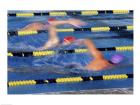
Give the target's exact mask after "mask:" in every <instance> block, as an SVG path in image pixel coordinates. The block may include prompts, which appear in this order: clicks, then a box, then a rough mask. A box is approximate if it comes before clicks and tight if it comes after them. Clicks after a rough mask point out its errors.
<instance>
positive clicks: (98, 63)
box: [86, 58, 113, 71]
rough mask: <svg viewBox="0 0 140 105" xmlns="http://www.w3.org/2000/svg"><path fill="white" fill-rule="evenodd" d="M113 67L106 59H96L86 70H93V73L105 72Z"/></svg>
mask: <svg viewBox="0 0 140 105" xmlns="http://www.w3.org/2000/svg"><path fill="white" fill-rule="evenodd" d="M111 67H113V65H112V64H110V63H109V62H108V61H107V60H106V59H104V58H99V59H94V60H93V61H91V62H90V63H89V64H88V65H87V66H86V68H87V69H88V70H93V71H99V70H104V69H108V68H111Z"/></svg>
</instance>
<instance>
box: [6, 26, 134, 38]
mask: <svg viewBox="0 0 140 105" xmlns="http://www.w3.org/2000/svg"><path fill="white" fill-rule="evenodd" d="M124 30H125V31H131V30H133V26H132V25H128V26H110V27H109V26H102V27H90V28H67V29H57V32H87V31H88V32H109V31H124ZM47 32H48V31H47V30H34V31H8V33H7V34H8V36H25V35H36V34H40V33H47Z"/></svg>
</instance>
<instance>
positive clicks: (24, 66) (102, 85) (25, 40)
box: [8, 14, 133, 94]
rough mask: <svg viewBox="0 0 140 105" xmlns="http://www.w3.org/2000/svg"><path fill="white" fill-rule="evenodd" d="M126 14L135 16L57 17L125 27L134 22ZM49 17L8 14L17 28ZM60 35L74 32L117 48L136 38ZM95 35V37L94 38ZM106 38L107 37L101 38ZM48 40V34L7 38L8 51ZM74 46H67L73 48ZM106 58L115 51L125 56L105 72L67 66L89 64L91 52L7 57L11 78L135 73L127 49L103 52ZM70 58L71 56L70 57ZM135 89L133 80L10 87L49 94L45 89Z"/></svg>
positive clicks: (12, 91)
mask: <svg viewBox="0 0 140 105" xmlns="http://www.w3.org/2000/svg"><path fill="white" fill-rule="evenodd" d="M116 17H122V18H123V17H124V19H120V20H117V19H116V20H115V19H112V20H94V21H91V20H90V21H89V20H88V19H91V18H92V19H94V18H96V19H99V18H116ZM125 17H133V15H132V14H126V15H99V16H65V17H55V18H57V19H58V20H66V19H68V18H77V19H82V20H83V21H86V22H87V23H88V24H87V25H86V26H84V27H94V26H124V25H125V26H126V25H133V19H125ZM47 18H49V17H30V18H28V17H26V18H25V17H24V18H23V17H18V18H17V17H16V18H15V17H14V18H13V17H8V30H18V29H21V28H23V27H24V26H26V25H28V24H30V23H32V22H46V20H47ZM70 27H73V26H71V25H63V26H60V27H59V28H70ZM58 35H59V37H61V38H63V37H65V36H67V35H73V36H75V37H76V38H77V39H85V38H90V39H91V40H93V42H94V43H95V45H96V46H97V47H98V48H99V47H114V46H128V45H133V38H109V39H108V38H106V37H111V36H121V35H130V36H132V35H133V32H132V31H127V32H94V33H93V32H74V33H67V32H65V33H58ZM95 37H96V38H95ZM101 37H104V38H101ZM46 40H48V35H47V33H41V34H38V35H31V36H30V35H29V36H22V37H18V36H13V37H8V50H9V51H34V50H35V49H36V48H38V47H41V46H42V45H43V44H44V43H45V42H46ZM71 48H73V46H69V47H66V48H65V49H71ZM103 54H104V56H105V58H106V59H108V60H109V59H110V58H111V56H112V55H114V54H122V55H124V56H125V59H124V61H123V62H122V64H121V65H120V66H118V67H115V68H113V69H111V70H103V71H97V72H93V71H85V70H80V69H69V68H67V69H66V68H65V67H64V65H65V64H69V63H71V62H72V63H74V64H80V65H86V64H87V63H89V62H90V60H91V59H92V58H91V57H90V56H89V54H88V53H85V54H67V55H61V56H60V55H56V56H49V57H48V56H46V57H27V58H26V57H25V58H22V57H8V68H9V71H8V80H9V81H12V80H25V79H44V78H56V77H69V76H79V75H80V76H91V75H104V74H114V73H115V74H123V73H124V74H126V73H133V52H132V51H131V52H130V51H124V52H116V51H104V52H103ZM68 58H71V59H68ZM130 87H131V88H132V87H133V80H132V79H127V80H114V81H100V82H99V81H97V82H96V81H95V82H92V81H89V82H86V83H72V84H51V85H48V86H44V85H39V86H23V87H9V88H8V93H10V94H20V93H23V94H25V93H46V92H58V91H59V92H61V91H79V90H89V89H108V88H130Z"/></svg>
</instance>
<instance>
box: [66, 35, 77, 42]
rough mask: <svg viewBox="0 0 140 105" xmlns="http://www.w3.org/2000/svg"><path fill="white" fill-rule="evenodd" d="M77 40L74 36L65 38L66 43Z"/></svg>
mask: <svg viewBox="0 0 140 105" xmlns="http://www.w3.org/2000/svg"><path fill="white" fill-rule="evenodd" d="M75 40H76V38H75V37H74V36H66V37H65V38H64V42H73V41H75Z"/></svg>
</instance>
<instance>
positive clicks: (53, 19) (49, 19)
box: [48, 18, 56, 22]
mask: <svg viewBox="0 0 140 105" xmlns="http://www.w3.org/2000/svg"><path fill="white" fill-rule="evenodd" d="M55 20H56V19H55V18H48V22H49V21H55Z"/></svg>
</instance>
